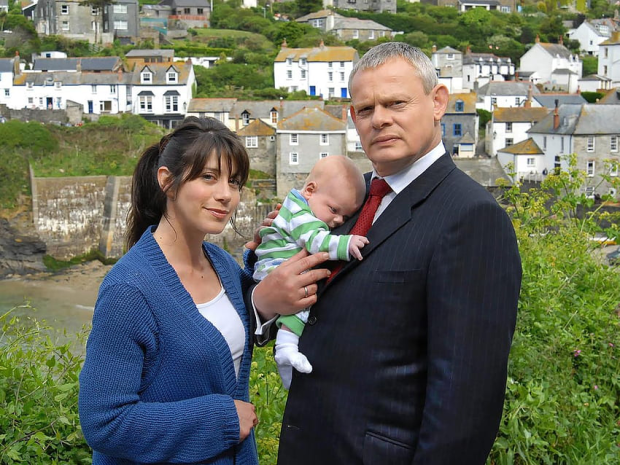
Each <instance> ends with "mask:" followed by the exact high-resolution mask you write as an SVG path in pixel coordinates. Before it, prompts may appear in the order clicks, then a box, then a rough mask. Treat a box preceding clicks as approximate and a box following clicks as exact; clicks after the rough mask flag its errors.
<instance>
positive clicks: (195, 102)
mask: <svg viewBox="0 0 620 465" xmlns="http://www.w3.org/2000/svg"><path fill="white" fill-rule="evenodd" d="M236 101H237V99H236V98H193V99H191V100H190V102H189V105H188V106H187V112H188V113H198V112H205V113H206V112H230V111H231V110H232V108H233V106H234V105H235V102H236Z"/></svg>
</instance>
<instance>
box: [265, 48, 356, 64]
mask: <svg viewBox="0 0 620 465" xmlns="http://www.w3.org/2000/svg"><path fill="white" fill-rule="evenodd" d="M287 58H291V59H292V60H293V61H299V59H300V58H305V59H306V60H307V61H308V62H310V63H311V62H327V61H357V59H358V58H359V55H358V53H357V50H355V49H354V48H353V47H327V46H322V47H320V46H319V47H314V48H288V47H283V48H281V49H280V52H279V53H278V56H277V57H276V59H275V62H276V63H283V62H285V61H286V59H287Z"/></svg>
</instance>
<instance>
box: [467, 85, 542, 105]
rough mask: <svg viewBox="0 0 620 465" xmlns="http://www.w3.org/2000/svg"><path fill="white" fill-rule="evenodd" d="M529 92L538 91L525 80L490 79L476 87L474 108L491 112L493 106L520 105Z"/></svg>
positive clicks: (536, 92)
mask: <svg viewBox="0 0 620 465" xmlns="http://www.w3.org/2000/svg"><path fill="white" fill-rule="evenodd" d="M530 92H531V93H532V94H538V93H540V91H539V90H538V89H537V88H536V87H532V86H531V85H530V84H529V83H527V82H519V81H499V82H495V81H491V82H489V83H488V84H485V85H484V86H482V87H480V88H479V89H478V101H477V102H476V108H478V109H482V110H486V111H491V112H492V111H493V109H494V108H495V107H498V108H511V107H520V106H523V104H524V103H525V101H526V100H527V99H528V97H529V96H530Z"/></svg>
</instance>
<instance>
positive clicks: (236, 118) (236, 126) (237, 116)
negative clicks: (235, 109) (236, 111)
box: [235, 115, 239, 133]
mask: <svg viewBox="0 0 620 465" xmlns="http://www.w3.org/2000/svg"><path fill="white" fill-rule="evenodd" d="M238 132H239V115H235V133H238Z"/></svg>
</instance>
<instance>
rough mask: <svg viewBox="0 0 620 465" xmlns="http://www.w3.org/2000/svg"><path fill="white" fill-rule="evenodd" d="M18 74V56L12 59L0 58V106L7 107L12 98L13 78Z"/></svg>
mask: <svg viewBox="0 0 620 465" xmlns="http://www.w3.org/2000/svg"><path fill="white" fill-rule="evenodd" d="M19 74H20V68H19V55H16V56H15V57H14V58H0V105H1V104H4V105H7V106H9V104H10V102H11V101H12V98H11V97H14V95H13V94H14V92H13V76H18V75H19ZM9 108H10V106H9Z"/></svg>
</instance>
